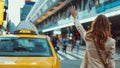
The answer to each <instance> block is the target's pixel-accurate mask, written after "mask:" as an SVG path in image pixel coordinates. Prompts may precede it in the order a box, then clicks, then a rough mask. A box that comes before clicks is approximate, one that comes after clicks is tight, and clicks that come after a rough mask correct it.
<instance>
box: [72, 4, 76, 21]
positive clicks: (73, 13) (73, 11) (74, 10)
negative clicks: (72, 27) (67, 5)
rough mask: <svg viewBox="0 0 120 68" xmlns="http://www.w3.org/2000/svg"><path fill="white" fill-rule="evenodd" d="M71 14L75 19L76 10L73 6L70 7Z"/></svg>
mask: <svg viewBox="0 0 120 68" xmlns="http://www.w3.org/2000/svg"><path fill="white" fill-rule="evenodd" d="M71 15H72V16H73V18H74V20H76V16H77V10H76V9H75V6H72V7H71Z"/></svg>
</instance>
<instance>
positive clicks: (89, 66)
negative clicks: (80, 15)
mask: <svg viewBox="0 0 120 68" xmlns="http://www.w3.org/2000/svg"><path fill="white" fill-rule="evenodd" d="M71 14H72V16H73V18H74V24H75V27H76V28H77V30H78V32H79V33H80V35H81V37H82V38H83V39H84V41H85V43H86V51H85V56H84V59H83V61H82V64H81V66H80V68H115V60H114V55H115V40H114V39H113V38H112V36H111V30H110V22H109V20H108V18H107V17H106V16H105V15H102V14H100V15H98V16H97V17H96V19H95V20H94V21H93V22H92V24H91V28H90V30H89V31H88V32H86V31H85V29H84V28H83V26H82V25H81V24H80V22H79V21H78V20H77V19H76V16H77V10H76V9H75V7H73V6H72V7H71Z"/></svg>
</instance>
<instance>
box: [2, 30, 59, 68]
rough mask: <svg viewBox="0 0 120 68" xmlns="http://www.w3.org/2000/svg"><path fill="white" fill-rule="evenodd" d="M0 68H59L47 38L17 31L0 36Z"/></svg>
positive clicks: (56, 57)
mask: <svg viewBox="0 0 120 68" xmlns="http://www.w3.org/2000/svg"><path fill="white" fill-rule="evenodd" d="M17 33H19V34H17ZM0 68H60V60H59V58H58V56H57V54H56V52H55V50H54V48H53V45H52V43H51V41H50V38H49V37H48V36H46V35H34V32H33V31H31V30H17V31H15V34H12V35H3V36H0Z"/></svg>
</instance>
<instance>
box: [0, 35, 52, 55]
mask: <svg viewBox="0 0 120 68" xmlns="http://www.w3.org/2000/svg"><path fill="white" fill-rule="evenodd" d="M51 55H52V53H51V49H50V46H49V44H48V41H47V39H42V38H16V37H8V38H0V56H51Z"/></svg>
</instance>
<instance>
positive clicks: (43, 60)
mask: <svg viewBox="0 0 120 68" xmlns="http://www.w3.org/2000/svg"><path fill="white" fill-rule="evenodd" d="M53 63H54V58H53V57H0V68H52V67H53V66H52V65H53Z"/></svg>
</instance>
